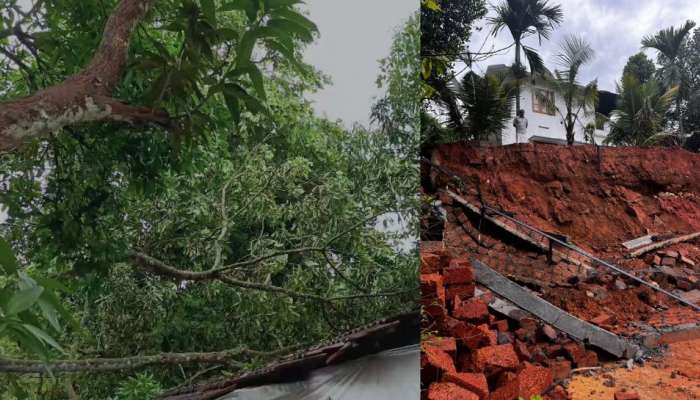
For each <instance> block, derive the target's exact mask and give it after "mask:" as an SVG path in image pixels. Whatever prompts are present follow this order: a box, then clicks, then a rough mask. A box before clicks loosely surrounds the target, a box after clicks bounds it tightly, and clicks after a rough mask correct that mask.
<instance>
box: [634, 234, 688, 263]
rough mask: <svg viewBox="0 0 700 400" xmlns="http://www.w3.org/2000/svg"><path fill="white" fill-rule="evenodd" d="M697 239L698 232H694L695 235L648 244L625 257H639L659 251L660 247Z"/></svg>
mask: <svg viewBox="0 0 700 400" xmlns="http://www.w3.org/2000/svg"><path fill="white" fill-rule="evenodd" d="M698 237H700V232H695V233H691V234H689V235H683V236H679V237H676V238H673V239H668V240H664V241H662V242H657V243H654V244H650V245H648V246H644V247H642V248H640V249H637V250H635V251H633V252H631V253H629V254H627V256H626V257H627V258H634V257H639V256H641V255H642V254H645V253H648V252H650V251H652V250H657V249H660V248H662V247H666V246H670V245H672V244H676V243H682V242H687V241H689V240H693V239H695V238H698Z"/></svg>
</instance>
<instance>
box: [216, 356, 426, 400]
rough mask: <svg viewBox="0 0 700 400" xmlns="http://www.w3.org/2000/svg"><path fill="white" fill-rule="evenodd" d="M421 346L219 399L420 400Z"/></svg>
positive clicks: (239, 391)
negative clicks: (302, 379) (296, 380)
mask: <svg viewBox="0 0 700 400" xmlns="http://www.w3.org/2000/svg"><path fill="white" fill-rule="evenodd" d="M419 398H420V345H412V346H406V347H401V348H398V349H392V350H387V351H383V352H381V353H377V354H373V355H371V356H366V357H362V358H358V359H357V360H353V361H348V362H345V363H341V364H338V365H333V366H329V367H325V368H320V369H317V370H315V371H313V372H312V373H311V374H310V375H309V376H308V378H307V379H306V380H304V381H300V382H292V383H284V384H275V385H266V386H259V387H254V388H245V389H240V390H236V391H234V392H232V393H230V394H228V395H226V396H224V397H221V398H220V399H219V400H363V399H368V400H369V399H377V400H380V399H381V400H384V399H386V400H392V399H396V400H418V399H419Z"/></svg>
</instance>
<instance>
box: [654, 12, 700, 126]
mask: <svg viewBox="0 0 700 400" xmlns="http://www.w3.org/2000/svg"><path fill="white" fill-rule="evenodd" d="M694 27H695V22H693V21H686V22H685V24H683V25H682V26H681V27H680V28H678V29H676V28H674V27H673V26H672V27H670V28H666V29H662V30H660V31H659V32H657V33H656V34H655V35H653V36H646V37H644V39H642V47H643V48H649V49H654V50H656V51H658V53H659V63H660V64H661V69H660V70H659V74H660V76H661V77H662V78H663V83H664V85H665V86H666V87H673V86H678V87H679V90H680V93H679V95H678V96H676V117H677V118H678V127H679V130H680V133H681V135H683V134H684V132H683V118H682V116H681V104H682V101H683V97H684V95H685V90H684V89H685V88H684V87H683V85H682V79H681V78H682V60H681V52H682V50H683V46H684V44H685V40H686V39H687V37H688V33H690V31H691V30H692V29H693V28H694Z"/></svg>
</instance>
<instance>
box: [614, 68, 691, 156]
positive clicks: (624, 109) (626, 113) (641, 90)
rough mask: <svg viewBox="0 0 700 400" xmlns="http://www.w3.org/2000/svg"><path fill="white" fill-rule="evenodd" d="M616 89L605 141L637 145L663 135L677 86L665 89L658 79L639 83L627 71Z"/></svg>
mask: <svg viewBox="0 0 700 400" xmlns="http://www.w3.org/2000/svg"><path fill="white" fill-rule="evenodd" d="M617 91H618V92H619V93H620V96H619V97H618V100H617V108H616V109H615V110H613V112H612V115H611V118H610V126H611V129H610V134H609V135H608V137H606V138H605V143H606V144H615V145H632V146H638V145H643V144H648V143H650V142H651V141H652V140H653V138H655V137H660V136H661V135H660V133H661V131H662V130H663V118H664V115H665V114H666V112H667V111H668V109H669V108H670V107H671V104H673V99H674V98H675V96H676V94H677V92H678V87H677V86H674V87H673V88H671V89H670V90H668V91H666V92H663V89H661V85H660V84H659V83H658V82H657V81H656V80H655V79H651V80H649V81H647V82H644V83H640V82H639V80H638V79H637V78H636V77H635V76H634V75H632V74H625V75H624V76H623V77H622V85H620V84H618V85H617Z"/></svg>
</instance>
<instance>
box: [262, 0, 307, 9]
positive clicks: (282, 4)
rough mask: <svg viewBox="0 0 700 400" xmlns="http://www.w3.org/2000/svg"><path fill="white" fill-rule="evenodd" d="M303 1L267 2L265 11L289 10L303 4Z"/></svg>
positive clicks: (283, 0) (281, 0)
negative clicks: (288, 8)
mask: <svg viewBox="0 0 700 400" xmlns="http://www.w3.org/2000/svg"><path fill="white" fill-rule="evenodd" d="M303 3H304V2H303V1H301V0H265V9H267V10H275V9H278V8H287V7H291V6H293V5H296V4H303Z"/></svg>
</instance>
